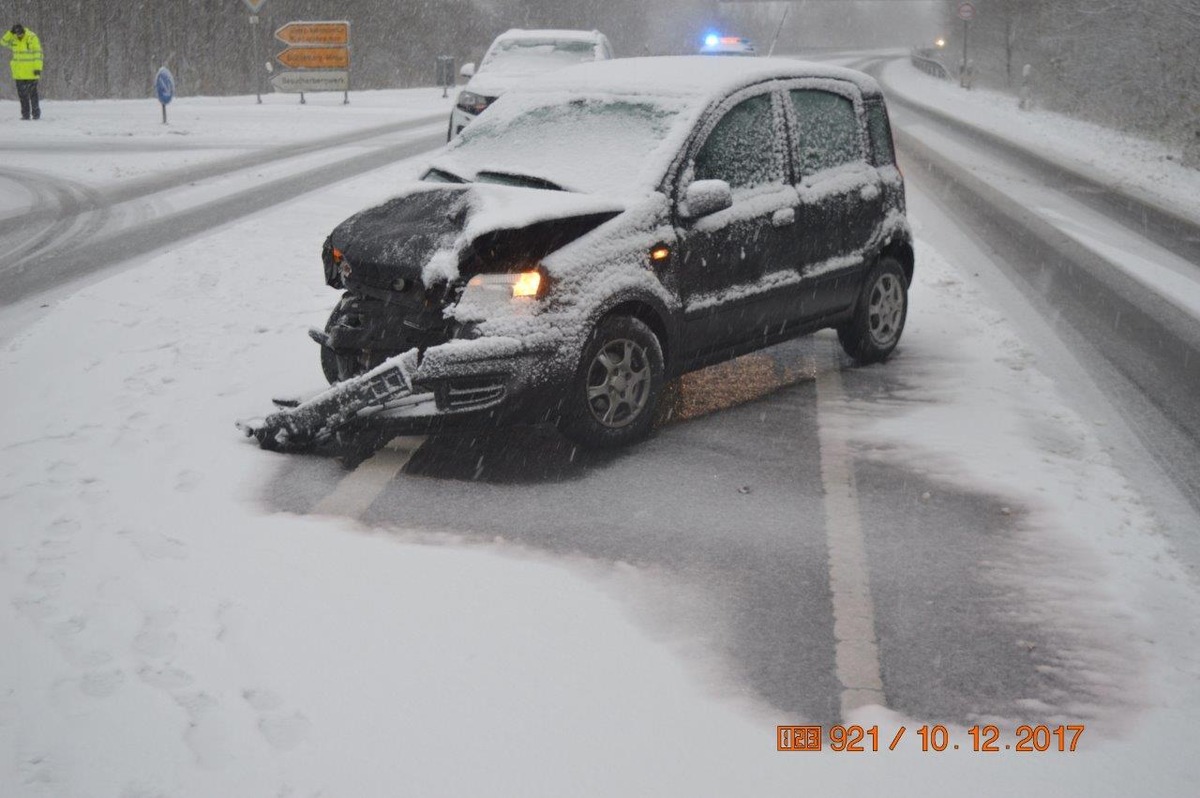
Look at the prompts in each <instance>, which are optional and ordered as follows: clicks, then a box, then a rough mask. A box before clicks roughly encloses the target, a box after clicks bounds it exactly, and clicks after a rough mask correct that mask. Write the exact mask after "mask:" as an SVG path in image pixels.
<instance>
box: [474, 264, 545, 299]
mask: <svg viewBox="0 0 1200 798" xmlns="http://www.w3.org/2000/svg"><path fill="white" fill-rule="evenodd" d="M543 284H544V280H543V279H542V273H541V272H540V271H538V270H537V269H532V270H530V271H525V272H510V273H508V274H477V275H475V276H474V277H472V278H471V279H470V281H469V282H468V283H467V290H468V291H479V292H482V293H484V294H488V295H491V296H493V297H501V296H505V297H507V298H511V299H536V298H537V297H538V296H540V295H541V292H542V286H543Z"/></svg>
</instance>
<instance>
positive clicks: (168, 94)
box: [154, 67, 175, 105]
mask: <svg viewBox="0 0 1200 798" xmlns="http://www.w3.org/2000/svg"><path fill="white" fill-rule="evenodd" d="M154 93H155V94H157V95H158V101H159V102H160V103H162V104H163V105H166V104H167V103H169V102H171V100H173V99H174V98H175V76H174V75H172V74H171V70H169V69H167V68H166V67H162V68H160V69H159V70H158V74H157V75H155V76H154Z"/></svg>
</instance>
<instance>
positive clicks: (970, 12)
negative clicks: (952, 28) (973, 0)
mask: <svg viewBox="0 0 1200 798" xmlns="http://www.w3.org/2000/svg"><path fill="white" fill-rule="evenodd" d="M974 17H975V6H973V5H971V4H970V3H959V4H958V18H959V19H961V20H971V19H974Z"/></svg>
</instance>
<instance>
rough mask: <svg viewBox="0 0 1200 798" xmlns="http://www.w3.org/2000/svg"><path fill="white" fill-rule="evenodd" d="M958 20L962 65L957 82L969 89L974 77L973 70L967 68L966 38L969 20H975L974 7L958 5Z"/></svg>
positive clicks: (966, 4)
mask: <svg viewBox="0 0 1200 798" xmlns="http://www.w3.org/2000/svg"><path fill="white" fill-rule="evenodd" d="M958 18H959V19H961V20H962V21H963V54H962V65H961V67H960V68H959V71H958V82H959V85H961V86H963V87H964V88H967V89H969V88H971V81H972V79H973V78H974V77H975V76H974V74H973V72H974V70H973V69H972V68H971V67H970V66H968V64H969V63H970V62H969V61H968V60H967V38H968V36H969V35H970V32H971V20H972V19H974V18H975V6H973V5H971V4H970V3H959V4H958Z"/></svg>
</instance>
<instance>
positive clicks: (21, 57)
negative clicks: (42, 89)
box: [0, 22, 42, 119]
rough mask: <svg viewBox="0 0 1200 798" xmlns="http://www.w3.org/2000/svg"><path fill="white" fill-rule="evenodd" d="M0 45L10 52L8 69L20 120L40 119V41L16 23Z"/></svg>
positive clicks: (32, 33)
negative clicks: (13, 85) (18, 101)
mask: <svg viewBox="0 0 1200 798" xmlns="http://www.w3.org/2000/svg"><path fill="white" fill-rule="evenodd" d="M0 44H2V45H4V46H5V47H7V48H8V49H10V50H12V61H10V62H9V67H10V68H11V69H12V76H13V80H14V81H16V83H17V96H18V97H20V98H21V118H22V119H41V117H42V108H41V104H40V103H39V102H38V81H39V80H40V79H41V77H42V42H41V40H40V39H38V35H37V34H36V33H34V32H33V31H31V30H26V29H25V26H24V25H22V24H21V23H19V22H18V23H17V24H16V25H13V26H12V30H10V31H8V32H7V33H5V34H4V36H3V37H2V38H0Z"/></svg>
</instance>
